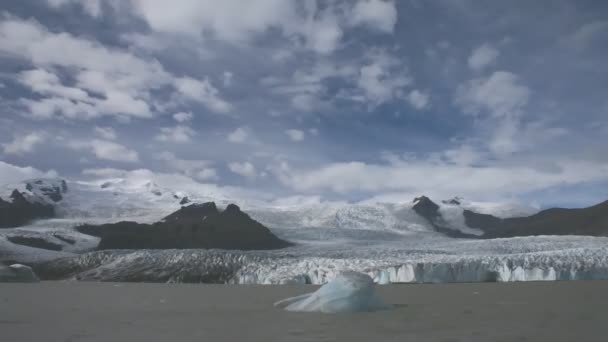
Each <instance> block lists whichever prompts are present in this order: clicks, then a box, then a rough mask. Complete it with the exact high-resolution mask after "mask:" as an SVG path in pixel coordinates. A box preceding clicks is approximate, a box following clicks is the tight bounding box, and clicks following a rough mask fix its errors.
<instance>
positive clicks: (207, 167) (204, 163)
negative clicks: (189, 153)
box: [157, 152, 219, 181]
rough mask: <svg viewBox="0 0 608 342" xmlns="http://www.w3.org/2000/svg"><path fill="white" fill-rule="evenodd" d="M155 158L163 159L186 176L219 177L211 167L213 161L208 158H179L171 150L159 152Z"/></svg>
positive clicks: (210, 178)
mask: <svg viewBox="0 0 608 342" xmlns="http://www.w3.org/2000/svg"><path fill="white" fill-rule="evenodd" d="M157 159H159V160H162V161H164V162H165V163H166V165H167V166H168V167H170V168H172V169H174V170H178V171H181V172H183V173H184V174H185V175H186V176H188V177H192V178H195V179H199V180H203V181H208V180H217V179H218V178H219V177H218V175H217V171H216V170H215V169H214V168H212V167H211V165H212V164H213V163H212V162H211V161H208V160H191V159H180V158H177V157H176V156H175V155H174V154H173V153H171V152H161V153H160V154H159V155H158V157H157Z"/></svg>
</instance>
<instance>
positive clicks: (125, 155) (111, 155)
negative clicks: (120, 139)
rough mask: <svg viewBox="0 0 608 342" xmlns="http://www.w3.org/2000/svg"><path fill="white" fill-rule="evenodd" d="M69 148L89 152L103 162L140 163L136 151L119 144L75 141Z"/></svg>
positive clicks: (69, 144) (71, 142) (99, 141)
mask: <svg viewBox="0 0 608 342" xmlns="http://www.w3.org/2000/svg"><path fill="white" fill-rule="evenodd" d="M68 147H70V148H72V149H75V150H89V151H91V153H93V155H95V157H97V158H98V159H103V160H111V161H117V162H127V163H134V162H138V161H139V155H138V153H137V152H136V151H135V150H132V149H130V148H127V147H126V146H123V145H121V144H119V143H117V142H114V141H107V140H99V139H93V140H91V141H82V140H73V141H70V142H69V143H68Z"/></svg>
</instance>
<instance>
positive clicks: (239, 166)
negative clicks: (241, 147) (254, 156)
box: [228, 162, 257, 179]
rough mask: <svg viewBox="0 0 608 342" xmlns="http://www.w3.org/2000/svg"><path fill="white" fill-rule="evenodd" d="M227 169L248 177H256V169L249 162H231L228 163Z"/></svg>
mask: <svg viewBox="0 0 608 342" xmlns="http://www.w3.org/2000/svg"><path fill="white" fill-rule="evenodd" d="M228 169H229V170H230V171H232V172H233V173H235V174H237V175H240V176H243V177H245V178H248V179H254V178H256V177H257V171H256V169H255V166H254V165H253V164H251V163H250V162H242V163H239V162H232V163H228Z"/></svg>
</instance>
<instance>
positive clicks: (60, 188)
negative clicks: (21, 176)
mask: <svg viewBox="0 0 608 342" xmlns="http://www.w3.org/2000/svg"><path fill="white" fill-rule="evenodd" d="M25 188H26V189H27V190H28V191H32V192H33V191H35V192H36V193H37V194H39V195H41V196H44V197H47V198H49V199H51V200H52V201H53V202H59V201H61V200H62V199H63V195H62V194H64V193H66V192H68V184H67V183H66V181H65V180H61V181H60V182H59V183H58V184H54V183H52V182H45V181H44V180H42V179H38V180H34V181H31V182H27V183H26V185H25Z"/></svg>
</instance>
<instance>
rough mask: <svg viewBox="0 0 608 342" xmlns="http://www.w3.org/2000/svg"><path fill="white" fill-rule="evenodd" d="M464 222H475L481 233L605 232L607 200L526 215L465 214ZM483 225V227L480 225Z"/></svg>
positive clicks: (607, 219) (472, 223) (598, 233)
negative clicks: (500, 216)
mask: <svg viewBox="0 0 608 342" xmlns="http://www.w3.org/2000/svg"><path fill="white" fill-rule="evenodd" d="M467 216H468V219H467V220H466V223H467V225H469V226H470V227H472V228H476V227H475V226H479V229H482V230H484V232H485V234H484V237H489V238H492V237H513V236H531V235H590V236H608V201H605V202H602V203H600V204H597V205H594V206H592V207H588V208H580V209H562V208H553V209H547V210H543V211H541V212H539V213H537V214H535V215H532V216H528V217H515V218H508V219H504V220H501V219H497V218H495V217H490V218H488V217H484V216H481V215H480V214H475V213H469V214H465V219H466V218H467ZM482 227H483V228H482Z"/></svg>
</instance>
